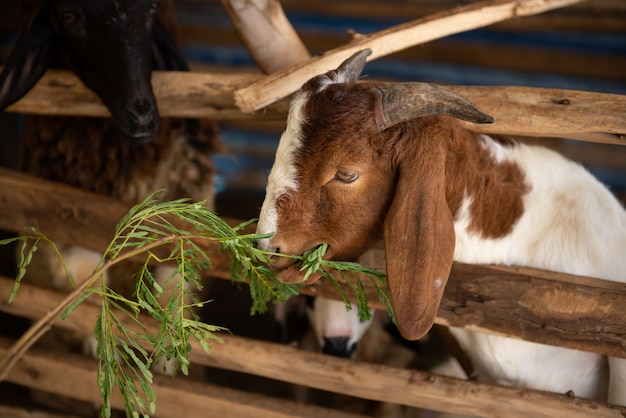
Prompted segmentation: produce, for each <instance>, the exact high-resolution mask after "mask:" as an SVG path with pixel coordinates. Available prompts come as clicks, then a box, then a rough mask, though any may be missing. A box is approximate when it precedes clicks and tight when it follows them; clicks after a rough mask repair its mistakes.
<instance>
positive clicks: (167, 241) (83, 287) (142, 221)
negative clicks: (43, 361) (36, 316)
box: [0, 194, 391, 417]
mask: <svg viewBox="0 0 626 418" xmlns="http://www.w3.org/2000/svg"><path fill="white" fill-rule="evenodd" d="M158 199H159V194H153V195H151V196H150V197H149V198H147V199H146V200H145V201H143V202H142V203H140V204H138V205H136V206H134V207H133V208H132V209H131V210H130V211H129V212H128V213H127V214H126V215H125V216H124V218H123V219H122V220H121V221H120V222H119V223H118V225H117V227H116V231H115V234H114V237H113V240H112V241H111V243H110V244H109V246H108V248H107V249H106V251H105V252H104V254H103V257H102V259H101V261H100V264H99V265H98V266H97V268H96V269H95V271H94V272H93V274H92V275H91V276H89V277H88V278H87V279H86V280H85V281H83V282H82V283H81V284H80V285H78V286H77V287H76V288H75V289H74V291H72V292H71V293H70V294H69V295H68V296H67V297H66V298H65V299H64V300H63V301H62V302H61V303H60V304H59V305H58V306H56V307H55V309H53V310H51V311H50V312H49V313H48V314H47V315H46V316H44V317H43V318H41V319H40V320H39V321H38V322H37V323H35V324H34V325H33V326H32V327H31V328H30V329H29V330H28V331H27V332H26V333H25V334H24V335H23V336H22V338H20V340H18V342H17V343H16V344H15V345H14V346H13V347H12V348H11V350H10V352H9V354H8V355H7V356H6V357H5V358H4V359H2V362H0V380H3V379H4V378H5V377H6V374H7V373H8V371H9V369H10V368H11V367H12V365H13V364H14V363H15V362H16V361H17V360H18V359H19V358H20V357H21V355H23V354H24V352H25V351H26V350H27V349H28V348H29V347H31V346H32V344H34V342H35V341H36V340H37V339H38V338H39V337H40V336H41V335H42V334H43V333H44V332H45V331H46V330H47V329H48V328H49V327H50V326H51V324H52V322H53V321H54V319H55V318H56V317H58V316H59V315H60V316H61V317H62V318H65V317H67V315H69V314H70V313H71V312H72V311H73V310H74V309H75V308H76V307H77V306H78V305H79V304H80V303H82V302H83V301H85V300H86V299H87V298H89V296H91V295H98V296H99V297H100V298H101V300H102V303H101V308H100V312H99V315H98V318H97V321H96V324H95V329H94V331H95V337H96V341H97V349H96V355H97V358H98V379H97V381H98V387H99V389H100V393H101V396H102V399H103V408H102V415H103V416H105V417H109V416H110V415H111V395H112V393H113V391H114V389H115V388H116V387H117V388H119V390H120V392H121V394H122V398H123V400H124V404H125V410H126V413H127V416H133V417H138V416H140V415H143V416H148V415H149V414H154V412H155V408H156V395H155V392H154V390H153V389H152V387H151V385H152V381H153V375H152V372H151V366H152V365H154V364H157V363H166V362H167V363H172V364H173V366H174V369H180V370H181V371H182V372H183V373H184V374H187V373H188V367H189V354H190V351H191V344H190V341H191V340H195V341H198V342H199V343H200V344H201V346H202V347H203V349H204V350H205V351H206V352H207V353H209V352H210V350H211V345H210V342H211V341H213V342H221V341H222V340H221V339H220V338H219V336H218V335H217V334H216V332H218V331H223V330H224V329H223V328H221V327H218V326H213V325H208V324H205V323H203V322H201V321H200V320H199V318H198V317H197V315H196V313H195V310H194V308H196V307H200V306H202V305H203V304H204V303H205V302H203V301H198V300H196V296H195V295H196V294H197V292H198V291H199V290H200V289H201V277H202V274H201V272H202V271H203V270H205V269H207V268H208V267H209V266H210V265H211V259H210V257H209V256H208V255H207V254H206V252H205V250H204V249H203V248H201V247H200V246H199V245H198V242H200V241H202V240H210V241H214V242H217V244H218V248H219V250H220V251H227V252H228V254H229V256H230V260H231V267H230V271H231V277H232V278H233V280H235V281H237V282H246V283H248V284H249V288H250V293H251V296H252V300H253V305H252V307H251V313H257V312H264V311H265V310H266V309H267V304H268V303H271V302H276V301H284V300H286V299H288V298H289V297H291V296H293V295H296V294H298V289H299V288H300V287H302V286H304V283H303V284H284V283H281V282H280V281H278V280H277V279H276V275H275V273H274V271H272V270H271V269H270V268H268V267H267V263H268V261H269V260H270V257H271V256H276V254H271V253H267V252H265V251H262V250H260V249H259V248H258V247H257V245H256V242H257V241H258V240H259V239H261V238H267V237H268V236H267V235H266V236H259V235H256V234H240V232H241V231H242V230H243V229H245V228H246V227H247V226H248V225H249V224H250V223H251V222H253V221H249V222H246V223H244V224H241V225H239V226H237V227H234V228H233V227H231V226H230V225H228V224H227V223H226V222H224V221H223V220H222V219H221V218H220V217H219V216H217V215H216V214H215V213H213V212H211V211H209V210H208V209H207V207H206V205H205V204H204V202H197V203H189V202H188V201H187V200H186V199H180V200H175V201H168V202H159V201H158ZM181 223H184V224H185V228H183V227H181ZM189 226H191V228H189ZM31 232H33V234H32V235H28V236H22V237H17V238H12V239H8V240H3V241H0V244H7V243H9V242H12V241H15V240H20V241H21V243H22V245H21V247H20V248H21V250H20V254H21V257H20V260H19V262H18V275H17V278H16V281H15V285H14V287H13V289H12V292H11V296H10V300H13V298H14V297H15V294H16V292H17V291H18V288H19V285H20V283H21V281H22V279H23V277H24V276H25V273H26V267H27V266H28V264H29V263H30V262H31V260H32V257H33V255H34V253H35V252H36V251H37V248H38V245H39V244H40V243H41V242H42V241H45V242H48V243H49V244H50V245H52V247H53V248H54V251H55V252H56V254H57V255H58V256H59V258H60V259H61V262H62V263H63V268H64V270H65V272H66V274H67V276H68V279H69V280H70V282H71V283H72V284H73V283H74V280H73V278H72V277H71V273H70V271H69V269H68V267H67V266H66V265H65V263H64V262H63V258H62V256H61V251H60V250H59V249H58V248H57V246H56V245H55V244H54V243H53V242H52V241H51V240H49V239H48V238H47V237H45V236H44V235H43V234H41V233H39V232H37V231H36V230H34V229H32V228H31ZM166 245H168V246H170V247H171V250H170V251H169V254H168V255H167V256H165V257H163V256H161V257H159V256H158V255H157V249H159V248H160V247H163V246H166ZM168 248H169V247H168ZM326 248H327V246H324V245H323V246H320V247H318V248H316V249H314V250H312V251H309V252H307V253H306V254H304V255H303V256H302V257H294V258H296V259H297V262H299V263H301V268H302V270H303V271H304V278H305V280H306V278H308V277H309V276H310V274H312V273H314V272H319V273H320V274H321V275H322V276H323V277H326V278H328V279H329V280H331V282H332V283H333V284H334V285H335V286H336V287H337V289H338V291H339V293H340V294H341V295H342V297H343V299H344V301H345V302H346V307H347V309H350V308H351V303H350V301H349V298H348V297H347V295H346V294H345V292H344V290H343V288H342V286H341V285H340V283H339V282H338V281H337V279H336V278H335V277H334V276H333V274H332V272H333V271H338V272H339V273H340V275H341V277H342V278H343V281H344V282H345V283H346V284H347V286H348V288H349V289H350V290H351V291H352V292H353V293H354V294H355V296H356V299H357V305H358V307H359V312H360V316H361V317H362V318H363V319H367V318H369V315H370V311H369V309H368V301H367V296H366V294H365V287H364V285H363V283H362V282H361V279H360V278H359V276H358V275H357V274H355V273H363V274H365V275H367V276H368V277H371V281H372V283H373V284H374V286H375V288H376V292H377V294H378V297H379V299H380V300H381V301H384V303H385V304H386V305H387V306H388V309H389V312H391V307H390V303H389V297H388V295H387V293H386V290H385V289H384V287H385V284H386V278H385V276H384V275H383V274H381V273H379V272H376V271H374V270H370V269H366V268H364V267H362V266H360V265H358V264H356V263H344V262H335V261H328V260H324V259H323V256H324V253H325V251H326ZM140 255H142V256H143V257H144V262H143V265H142V266H141V267H140V268H139V270H138V271H137V273H136V274H135V276H134V279H135V290H134V294H133V297H132V298H127V297H125V296H123V295H121V294H119V293H117V292H115V291H114V290H113V289H112V288H111V287H109V286H108V282H107V280H106V277H107V272H108V270H109V269H110V268H111V267H113V266H114V265H116V264H118V263H121V262H123V261H125V260H130V259H135V258H136V257H138V256H140ZM165 262H168V263H169V264H170V265H175V266H176V267H175V268H174V269H173V270H172V273H171V274H170V275H169V277H168V278H167V279H166V280H165V282H164V283H159V281H158V280H157V279H156V278H155V277H154V274H153V273H152V271H153V266H154V265H155V264H156V265H159V264H162V263H165ZM164 296H165V298H164ZM141 312H145V313H146V314H147V315H149V316H151V317H152V318H153V319H154V320H156V321H157V323H158V324H160V328H159V331H158V333H157V334H156V335H151V334H150V333H149V332H148V331H147V330H146V328H145V327H144V325H142V323H141V320H140V317H139V315H140V313H141ZM146 347H148V348H146Z"/></svg>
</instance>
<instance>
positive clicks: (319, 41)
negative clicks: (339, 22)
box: [181, 13, 626, 82]
mask: <svg viewBox="0 0 626 418" xmlns="http://www.w3.org/2000/svg"><path fill="white" fill-rule="evenodd" d="M521 21H522V22H523V21H524V19H522V20H521ZM624 21H626V13H625V16H624ZM625 26H626V25H625ZM348 29H349V26H346V30H348ZM550 29H551V28H550ZM299 35H300V37H301V38H302V42H303V43H304V44H305V45H306V46H307V48H308V49H309V50H311V51H328V50H330V49H333V48H336V47H337V46H338V45H342V44H344V43H346V42H347V41H349V35H348V33H347V32H346V33H335V32H318V31H306V30H301V31H300V33H299ZM493 36H494V39H497V36H498V35H497V34H494V35H493ZM181 37H182V38H183V42H189V43H193V44H200V45H201V44H206V45H207V47H211V45H215V44H219V45H220V46H221V47H224V48H228V47H232V48H237V47H239V46H240V45H241V40H240V38H239V36H238V35H237V34H236V33H235V31H234V30H232V29H231V28H223V27H207V26H200V25H186V26H184V27H182V28H181ZM207 39H211V40H212V41H211V42H210V44H209V43H208V42H207ZM307 58H308V57H307ZM393 58H394V59H398V60H404V61H407V62H408V61H415V62H414V64H415V65H416V66H418V65H420V62H421V61H428V62H436V63H445V64H450V65H472V66H477V67H482V68H485V69H497V70H509V71H532V72H539V73H544V74H551V75H558V76H566V77H589V78H596V79H606V80H615V81H618V82H620V81H622V82H623V81H624V80H626V74H625V73H624V71H622V68H626V57H624V56H623V55H619V54H602V53H597V52H596V51H592V50H588V51H569V50H563V49H562V48H552V47H549V46H548V47H542V46H531V47H529V46H528V45H515V44H506V43H505V44H500V43H499V42H476V41H471V40H469V41H464V40H457V39H445V40H437V41H433V42H429V43H427V44H423V45H420V46H419V47H416V48H407V49H405V50H403V51H399V52H397V53H395V54H393ZM191 65H192V68H193V66H194V65H202V64H195V63H193V62H192V63H191ZM248 71H249V70H248ZM218 72H224V71H218ZM415 81H419V80H415ZM422 81H423V80H422Z"/></svg>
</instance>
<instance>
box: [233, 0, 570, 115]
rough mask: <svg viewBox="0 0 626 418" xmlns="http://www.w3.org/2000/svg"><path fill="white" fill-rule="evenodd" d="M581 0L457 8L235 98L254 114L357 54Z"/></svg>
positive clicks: (357, 42)
mask: <svg viewBox="0 0 626 418" xmlns="http://www.w3.org/2000/svg"><path fill="white" fill-rule="evenodd" d="M580 1H581V0H543V1H538V0H487V1H481V2H476V3H472V4H469V5H467V6H463V7H459V8H453V9H451V10H447V11H445V12H441V13H436V14H434V15H431V16H427V17H425V18H421V19H417V20H414V21H412V22H408V23H405V24H402V25H398V26H395V27H392V28H389V29H385V30H382V31H379V32H376V33H373V34H369V35H357V36H356V37H355V39H354V40H353V41H352V42H350V43H349V44H347V45H344V46H341V47H338V48H336V49H334V50H331V51H328V52H326V53H325V54H323V55H321V56H316V57H313V58H311V59H309V60H307V61H305V62H303V63H301V64H298V65H295V66H293V67H290V68H288V69H286V70H283V71H279V72H277V73H274V74H272V75H270V76H268V77H266V78H265V79H262V80H260V81H258V82H256V83H254V84H252V85H249V86H246V87H243V88H241V89H239V90H237V91H235V102H236V103H237V106H238V107H239V108H240V109H241V110H242V111H243V112H253V111H256V110H259V109H261V108H263V107H265V106H268V105H270V104H272V103H274V102H276V101H278V100H280V99H282V98H285V97H287V96H288V95H290V94H292V93H293V92H295V91H296V90H297V89H298V88H300V86H301V85H302V84H303V83H304V82H305V81H307V80H308V79H310V78H311V77H313V76H315V75H318V74H322V73H324V72H326V71H328V70H331V69H334V68H336V67H337V66H338V65H339V64H340V63H341V62H342V61H343V60H345V59H346V58H348V57H349V56H350V55H352V54H354V53H355V52H357V51H359V50H361V49H364V48H370V49H371V50H372V51H373V52H372V55H371V56H370V57H369V60H374V59H377V58H380V57H383V56H386V55H389V54H392V53H394V52H398V51H401V50H403V49H405V48H408V47H410V46H415V45H419V44H422V43H426V42H429V41H432V40H435V39H439V38H442V37H444V36H448V35H452V34H454V33H460V32H464V31H467V30H470V29H476V28H479V27H485V26H489V25H491V24H493V23H496V22H500V21H503V20H507V19H511V18H518V17H522V16H529V15H533V14H537V13H542V12H545V11H548V10H553V9H556V8H559V7H564V6H568V5H571V4H575V3H579V2H580Z"/></svg>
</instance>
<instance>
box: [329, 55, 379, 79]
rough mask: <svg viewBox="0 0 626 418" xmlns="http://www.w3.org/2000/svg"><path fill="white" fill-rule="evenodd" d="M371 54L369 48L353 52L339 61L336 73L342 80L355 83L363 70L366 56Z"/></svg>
mask: <svg viewBox="0 0 626 418" xmlns="http://www.w3.org/2000/svg"><path fill="white" fill-rule="evenodd" d="M371 54H372V50H371V49H369V48H368V49H363V50H361V51H359V52H357V53H355V54H354V55H352V56H351V57H350V58H348V59H346V60H345V61H344V62H343V63H341V65H340V66H339V67H337V74H338V75H339V76H340V77H341V78H342V79H343V80H344V82H347V83H350V84H353V83H355V82H356V80H357V79H358V78H359V76H360V75H361V72H362V71H363V67H364V66H365V60H366V58H367V57H368V56H370V55H371Z"/></svg>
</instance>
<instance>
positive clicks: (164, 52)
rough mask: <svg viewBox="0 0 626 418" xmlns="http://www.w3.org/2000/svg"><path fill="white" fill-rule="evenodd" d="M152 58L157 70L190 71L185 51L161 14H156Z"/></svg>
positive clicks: (153, 28)
mask: <svg viewBox="0 0 626 418" xmlns="http://www.w3.org/2000/svg"><path fill="white" fill-rule="evenodd" d="M152 58H153V61H154V69H155V70H171V71H189V65H187V61H186V60H185V57H184V56H183V53H182V52H181V51H180V49H179V48H178V45H176V41H174V38H173V37H172V35H171V34H170V32H169V31H168V30H167V28H166V27H165V25H164V24H163V22H162V21H161V19H160V18H159V15H155V17H154V24H153V26H152Z"/></svg>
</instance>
